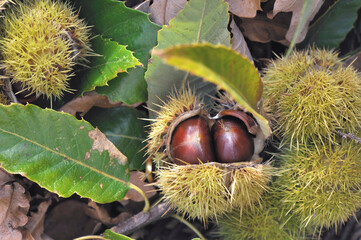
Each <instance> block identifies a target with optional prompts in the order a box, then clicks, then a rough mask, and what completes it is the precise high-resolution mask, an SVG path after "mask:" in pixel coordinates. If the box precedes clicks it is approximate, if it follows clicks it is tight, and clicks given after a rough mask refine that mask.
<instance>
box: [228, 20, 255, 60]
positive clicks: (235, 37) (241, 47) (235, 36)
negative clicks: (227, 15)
mask: <svg viewBox="0 0 361 240" xmlns="http://www.w3.org/2000/svg"><path fill="white" fill-rule="evenodd" d="M230 27H231V33H232V38H231V44H232V48H233V49H234V50H235V51H237V52H239V53H240V54H242V55H243V56H247V57H248V59H249V60H251V61H253V58H252V55H251V52H250V51H249V49H248V46H247V43H246V40H244V37H243V34H242V32H241V30H240V29H239V28H238V27H237V25H236V23H235V21H234V20H233V19H232V22H231V25H230Z"/></svg>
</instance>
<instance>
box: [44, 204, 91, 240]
mask: <svg viewBox="0 0 361 240" xmlns="http://www.w3.org/2000/svg"><path fill="white" fill-rule="evenodd" d="M87 208H88V205H87V204H86V203H83V202H80V201H75V200H65V201H63V202H60V203H59V204H57V205H56V206H55V207H54V208H53V209H52V210H51V211H50V213H48V214H47V216H46V217H45V226H44V227H45V234H46V235H47V236H49V237H52V238H54V239H56V240H69V239H74V238H77V237H81V236H85V235H91V234H93V230H94V228H95V227H96V226H97V224H98V221H96V220H94V219H92V218H90V217H89V216H88V215H87V214H86V213H85V212H86V209H87Z"/></svg>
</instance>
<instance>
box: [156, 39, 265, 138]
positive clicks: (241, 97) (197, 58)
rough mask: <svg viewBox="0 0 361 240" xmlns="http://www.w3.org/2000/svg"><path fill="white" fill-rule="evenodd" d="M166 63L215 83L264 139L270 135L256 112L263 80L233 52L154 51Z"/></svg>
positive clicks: (211, 48) (207, 47)
mask: <svg viewBox="0 0 361 240" xmlns="http://www.w3.org/2000/svg"><path fill="white" fill-rule="evenodd" d="M154 54H155V55H157V56H158V57H160V58H162V59H163V60H164V61H165V62H166V63H167V64H170V65H172V66H174V67H177V68H179V69H182V70H184V71H189V72H190V73H192V74H194V75H197V76H200V77H203V78H204V79H205V80H207V81H210V82H212V83H215V84H216V85H217V86H218V87H219V88H221V89H224V90H225V91H226V92H228V93H229V94H230V95H231V96H232V97H233V98H234V99H235V100H236V101H237V102H238V103H239V104H240V105H241V106H243V107H244V108H245V110H246V111H248V112H250V113H252V115H253V116H254V117H255V118H256V119H257V121H258V123H259V124H260V127H261V129H262V132H263V133H264V135H265V136H266V137H268V136H269V135H270V133H271V130H270V127H269V125H268V121H267V120H266V119H265V118H264V117H262V116H261V115H260V114H259V113H258V111H257V110H258V109H257V103H258V102H259V100H260V98H261V96H262V91H263V87H262V81H261V78H260V75H259V73H258V71H257V69H256V68H255V66H254V65H253V64H252V63H251V62H250V61H249V60H248V59H247V58H246V57H244V56H242V55H240V54H238V53H237V52H236V51H234V50H232V49H230V48H228V47H225V46H222V45H218V46H215V45H212V44H209V43H203V44H191V45H181V46H176V47H171V48H167V49H163V50H155V51H154Z"/></svg>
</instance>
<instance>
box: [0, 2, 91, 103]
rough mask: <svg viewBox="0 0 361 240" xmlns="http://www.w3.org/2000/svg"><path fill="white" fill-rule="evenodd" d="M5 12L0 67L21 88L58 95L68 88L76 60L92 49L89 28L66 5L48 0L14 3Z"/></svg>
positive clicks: (78, 60)
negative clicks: (0, 66) (14, 4)
mask: <svg viewBox="0 0 361 240" xmlns="http://www.w3.org/2000/svg"><path fill="white" fill-rule="evenodd" d="M16 3H17V5H16V7H14V6H13V7H11V8H9V9H8V10H7V11H5V17H4V18H3V22H2V24H3V26H4V29H3V32H4V34H3V39H2V40H1V41H0V53H1V55H2V57H3V61H2V62H1V65H2V68H3V69H4V70H5V73H6V75H7V76H8V77H11V78H12V81H13V82H18V83H20V84H21V85H22V87H23V89H24V90H28V91H30V92H35V93H36V94H37V95H42V94H44V95H46V97H47V98H49V99H52V98H53V97H55V98H60V97H61V96H62V94H63V92H64V91H68V92H69V91H70V89H69V83H68V81H69V78H70V77H71V76H72V70H73V67H74V65H75V64H76V63H79V62H84V61H85V57H86V56H87V55H88V54H89V53H90V52H91V49H90V47H89V28H88V27H87V26H86V25H85V23H84V21H82V20H80V19H78V16H77V14H76V13H75V12H74V11H73V10H72V8H71V7H70V6H69V4H65V3H62V2H60V1H51V0H31V1H24V2H20V1H17V2H16Z"/></svg>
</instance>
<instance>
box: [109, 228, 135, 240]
mask: <svg viewBox="0 0 361 240" xmlns="http://www.w3.org/2000/svg"><path fill="white" fill-rule="evenodd" d="M104 238H105V239H109V240H134V239H133V238H130V237H127V236H125V235H122V234H118V233H115V232H113V231H112V230H110V229H107V230H105V233H104Z"/></svg>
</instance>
